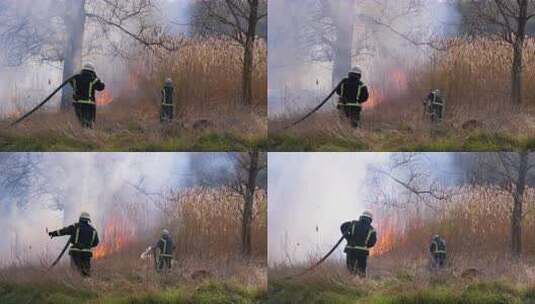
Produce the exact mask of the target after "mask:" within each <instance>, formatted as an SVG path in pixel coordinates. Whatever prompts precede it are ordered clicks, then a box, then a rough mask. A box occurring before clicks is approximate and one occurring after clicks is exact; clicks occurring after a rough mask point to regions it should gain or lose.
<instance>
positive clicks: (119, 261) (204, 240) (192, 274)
mask: <svg viewBox="0 0 535 304" xmlns="http://www.w3.org/2000/svg"><path fill="white" fill-rule="evenodd" d="M238 200H239V198H238V197H237V196H234V195H233V194H232V192H231V191H229V190H228V189H224V188H218V189H215V188H189V189H182V190H179V191H173V192H171V193H170V194H169V195H166V199H165V200H162V201H161V202H158V204H159V206H161V208H162V217H161V219H160V221H161V224H159V225H158V224H157V225H154V223H153V225H152V227H157V228H153V230H151V231H145V232H143V231H140V230H139V229H131V228H130V229H129V228H128V227H132V223H137V224H138V225H141V224H140V223H141V222H142V221H141V220H140V219H139V217H138V215H139V214H138V213H143V212H142V211H140V210H137V211H135V210H131V209H129V208H127V209H128V212H124V213H122V215H119V214H117V213H115V214H113V215H112V216H110V217H109V218H108V219H109V220H106V221H104V223H103V224H102V225H103V227H102V229H100V230H99V227H98V226H97V230H99V232H100V236H101V243H102V244H101V245H99V247H97V249H96V251H95V253H96V256H95V259H94V260H93V275H92V277H91V279H82V278H80V276H79V275H78V274H76V273H73V272H71V271H70V269H69V267H68V266H66V265H65V264H60V265H59V266H58V267H56V268H54V269H53V270H52V271H49V272H47V271H46V267H44V264H45V263H42V264H43V265H41V266H39V265H35V264H34V263H33V264H32V263H29V262H28V263H26V264H20V263H18V264H17V265H13V266H11V267H7V268H3V269H1V270H0V302H1V303H8V304H9V303H54V304H56V303H95V304H96V303H101V304H108V303H110V304H111V303H113V304H116V303H125V304H127V303H128V304H131V303H162V304H164V303H188V304H190V303H243V304H247V303H259V302H261V301H263V300H265V297H266V290H267V273H266V254H265V252H266V246H267V244H266V243H267V241H266V228H265V227H266V224H267V221H266V219H267V214H266V210H267V209H266V204H267V201H266V194H265V193H262V191H259V194H258V196H257V198H256V206H257V207H256V213H255V214H256V216H255V220H254V222H253V240H254V242H253V244H254V248H253V255H252V256H250V257H247V258H246V257H243V256H242V255H241V254H240V250H239V247H238V244H239V242H238V240H239V227H240V222H239V220H238V219H236V215H237V209H236V207H237V205H238V204H239V201H238ZM136 212H138V213H136ZM136 214H137V215H136ZM141 226H144V224H143V225H141ZM164 226H165V227H167V228H168V229H169V230H170V231H171V235H172V236H173V238H174V239H175V240H176V246H177V250H176V251H175V258H176V264H175V266H174V268H173V270H172V271H171V272H170V273H166V274H158V273H156V272H155V271H154V262H153V259H152V257H150V256H149V257H147V258H140V254H141V253H142V252H143V251H144V250H145V248H146V247H147V246H148V245H153V244H154V243H155V242H156V240H157V239H158V238H159V230H160V228H161V227H164ZM99 252H100V253H99ZM47 260H49V259H47ZM43 261H44V260H43ZM46 264H48V263H46Z"/></svg>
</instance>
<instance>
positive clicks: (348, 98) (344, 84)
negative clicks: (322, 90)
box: [336, 67, 369, 128]
mask: <svg viewBox="0 0 535 304" xmlns="http://www.w3.org/2000/svg"><path fill="white" fill-rule="evenodd" d="M361 78H362V71H361V70H360V69H359V68H357V67H355V68H353V69H352V70H351V72H349V74H348V76H347V78H344V79H343V80H342V81H341V82H340V84H339V85H338V87H336V94H338V96H339V99H338V105H337V107H336V108H337V109H338V110H340V112H341V113H342V114H343V115H345V116H346V117H347V118H348V119H349V120H350V121H351V126H353V127H354V128H357V127H359V125H360V112H361V111H362V104H363V103H365V102H366V101H367V100H368V98H369V94H368V87H367V86H366V85H365V84H364V83H363V82H362V81H361Z"/></svg>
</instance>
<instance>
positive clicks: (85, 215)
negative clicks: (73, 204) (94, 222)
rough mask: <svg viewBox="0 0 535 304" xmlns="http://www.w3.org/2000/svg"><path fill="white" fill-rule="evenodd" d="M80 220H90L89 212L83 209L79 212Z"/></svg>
mask: <svg viewBox="0 0 535 304" xmlns="http://www.w3.org/2000/svg"><path fill="white" fill-rule="evenodd" d="M80 220H87V221H89V222H91V216H90V215H89V213H87V212H85V211H84V212H82V213H80Z"/></svg>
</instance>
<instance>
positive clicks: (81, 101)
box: [75, 100, 95, 104]
mask: <svg viewBox="0 0 535 304" xmlns="http://www.w3.org/2000/svg"><path fill="white" fill-rule="evenodd" d="M75 103H83V104H95V102H94V101H93V100H77V101H75Z"/></svg>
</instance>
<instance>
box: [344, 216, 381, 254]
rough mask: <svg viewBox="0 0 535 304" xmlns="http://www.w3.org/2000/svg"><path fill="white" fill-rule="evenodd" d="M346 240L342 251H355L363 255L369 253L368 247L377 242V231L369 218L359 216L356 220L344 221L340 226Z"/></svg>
mask: <svg viewBox="0 0 535 304" xmlns="http://www.w3.org/2000/svg"><path fill="white" fill-rule="evenodd" d="M340 230H341V232H342V234H343V235H344V237H345V239H346V240H347V245H346V248H345V250H344V252H346V253H347V252H348V251H356V252H359V253H363V254H365V255H369V254H370V248H372V247H373V246H375V243H376V242H377V233H376V232H375V229H373V227H372V225H371V220H370V219H369V218H367V217H361V218H360V219H359V220H358V221H351V222H345V223H343V224H342V226H341V227H340Z"/></svg>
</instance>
